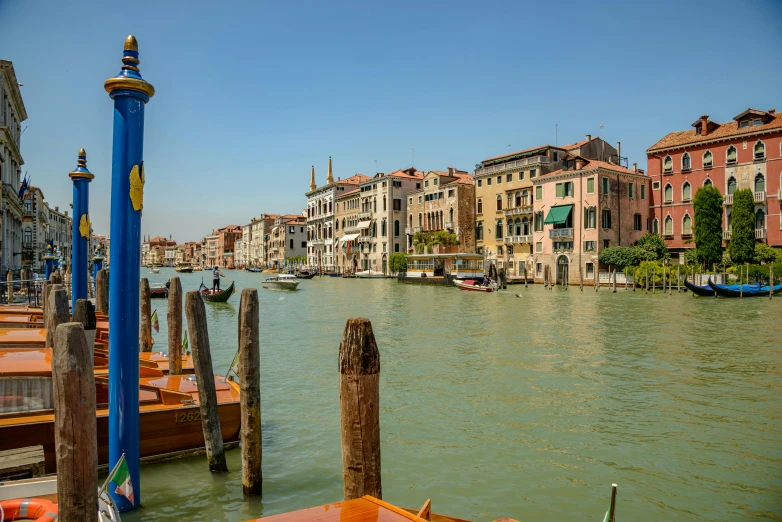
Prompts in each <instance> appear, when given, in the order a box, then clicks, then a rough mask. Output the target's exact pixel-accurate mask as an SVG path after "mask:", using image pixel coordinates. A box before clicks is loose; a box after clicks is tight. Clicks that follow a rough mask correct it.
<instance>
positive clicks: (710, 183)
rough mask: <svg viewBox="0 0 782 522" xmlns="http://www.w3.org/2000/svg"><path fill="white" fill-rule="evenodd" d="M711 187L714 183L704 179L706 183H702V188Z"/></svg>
mask: <svg viewBox="0 0 782 522" xmlns="http://www.w3.org/2000/svg"><path fill="white" fill-rule="evenodd" d="M713 185H714V183H713V182H712V181H711V179H710V178H706V181H704V182H703V186H704V187H711V186H713Z"/></svg>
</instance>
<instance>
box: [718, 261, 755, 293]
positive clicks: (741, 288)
mask: <svg viewBox="0 0 782 522" xmlns="http://www.w3.org/2000/svg"><path fill="white" fill-rule="evenodd" d="M741 269H742V266H741V265H739V299H741V298H743V297H744V281H742V279H741ZM747 283H749V274H748V275H747ZM714 294H715V295H716V294H717V292H714Z"/></svg>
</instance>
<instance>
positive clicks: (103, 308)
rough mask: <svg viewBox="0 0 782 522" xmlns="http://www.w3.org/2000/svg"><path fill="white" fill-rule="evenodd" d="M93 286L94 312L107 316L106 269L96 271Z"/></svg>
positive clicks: (107, 277) (107, 285)
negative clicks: (94, 287) (94, 289)
mask: <svg viewBox="0 0 782 522" xmlns="http://www.w3.org/2000/svg"><path fill="white" fill-rule="evenodd" d="M95 286H96V291H95V310H96V311H98V312H101V313H103V314H106V315H109V271H108V270H107V269H105V268H101V269H100V270H98V275H97V276H96V277H95ZM180 309H181V307H180Z"/></svg>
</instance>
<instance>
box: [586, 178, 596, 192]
mask: <svg viewBox="0 0 782 522" xmlns="http://www.w3.org/2000/svg"><path fill="white" fill-rule="evenodd" d="M594 193H595V178H589V179H587V194H594Z"/></svg>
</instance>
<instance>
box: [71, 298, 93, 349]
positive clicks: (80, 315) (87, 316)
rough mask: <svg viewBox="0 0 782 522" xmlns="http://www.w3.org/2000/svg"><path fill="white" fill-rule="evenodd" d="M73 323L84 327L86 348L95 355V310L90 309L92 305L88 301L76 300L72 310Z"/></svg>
mask: <svg viewBox="0 0 782 522" xmlns="http://www.w3.org/2000/svg"><path fill="white" fill-rule="evenodd" d="M73 322H74V323H81V324H82V326H83V327H84V337H85V338H86V339H87V346H88V347H89V349H90V353H95V333H96V328H97V321H96V319H95V309H94V308H93V307H92V303H91V302H90V301H89V300H87V299H77V300H76V307H75V308H74V310H73Z"/></svg>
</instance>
